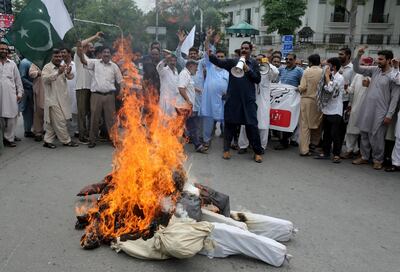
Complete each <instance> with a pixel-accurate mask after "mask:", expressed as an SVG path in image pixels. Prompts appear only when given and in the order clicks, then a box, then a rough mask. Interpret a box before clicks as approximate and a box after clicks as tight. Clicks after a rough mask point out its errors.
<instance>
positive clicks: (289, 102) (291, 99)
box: [270, 83, 300, 132]
mask: <svg viewBox="0 0 400 272" xmlns="http://www.w3.org/2000/svg"><path fill="white" fill-rule="evenodd" d="M299 117H300V94H299V92H298V91H297V88H296V87H293V86H291V85H287V84H279V83H278V84H271V111H270V129H274V130H278V131H284V132H293V131H294V130H295V129H296V127H297V124H298V122H299Z"/></svg>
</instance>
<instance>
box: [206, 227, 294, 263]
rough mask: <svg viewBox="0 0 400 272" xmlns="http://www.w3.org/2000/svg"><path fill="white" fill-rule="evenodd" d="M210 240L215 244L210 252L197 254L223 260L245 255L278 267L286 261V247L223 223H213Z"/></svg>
mask: <svg viewBox="0 0 400 272" xmlns="http://www.w3.org/2000/svg"><path fill="white" fill-rule="evenodd" d="M213 225H214V230H213V231H212V232H211V239H212V240H213V241H214V242H215V249H214V251H212V252H207V251H206V250H202V251H200V253H199V254H202V255H207V256H208V257H210V258H214V257H215V258H225V257H228V256H230V255H239V254H242V255H245V256H248V257H251V258H254V259H258V260H261V261H263V262H265V263H268V264H270V265H273V266H276V267H280V266H281V265H282V264H283V263H284V261H285V259H286V256H287V255H286V254H287V251H286V246H284V245H282V244H281V243H279V242H276V241H274V240H272V239H269V238H267V237H263V236H260V235H257V234H254V233H251V232H249V231H246V230H243V229H240V228H237V227H234V226H230V225H227V224H223V223H213Z"/></svg>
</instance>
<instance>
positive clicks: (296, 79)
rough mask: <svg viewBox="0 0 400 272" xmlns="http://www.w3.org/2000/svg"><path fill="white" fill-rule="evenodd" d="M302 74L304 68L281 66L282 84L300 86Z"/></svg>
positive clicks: (280, 76)
mask: <svg viewBox="0 0 400 272" xmlns="http://www.w3.org/2000/svg"><path fill="white" fill-rule="evenodd" d="M302 76H303V69H301V68H299V67H297V66H295V67H293V68H287V67H282V68H279V78H280V81H281V83H282V84H288V85H292V86H294V87H298V86H299V85H300V80H301V77H302Z"/></svg>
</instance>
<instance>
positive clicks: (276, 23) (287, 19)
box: [263, 0, 307, 35]
mask: <svg viewBox="0 0 400 272" xmlns="http://www.w3.org/2000/svg"><path fill="white" fill-rule="evenodd" d="M263 6H264V8H265V15H264V22H265V25H267V26H268V29H267V32H268V33H272V32H274V31H278V34H280V35H293V34H294V32H295V30H296V28H298V27H300V26H301V25H302V22H301V20H300V18H301V17H302V16H304V14H305V11H306V8H307V3H306V1H305V0H263Z"/></svg>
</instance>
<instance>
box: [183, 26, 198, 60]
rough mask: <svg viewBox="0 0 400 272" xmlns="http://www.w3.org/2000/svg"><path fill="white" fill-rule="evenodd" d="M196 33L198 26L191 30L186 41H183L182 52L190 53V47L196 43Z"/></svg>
mask: <svg viewBox="0 0 400 272" xmlns="http://www.w3.org/2000/svg"><path fill="white" fill-rule="evenodd" d="M195 33H196V26H194V27H193V28H192V30H190V33H189V35H187V37H186V39H185V41H184V42H183V43H182V47H181V52H182V53H185V54H186V55H189V49H190V48H192V47H193V45H194V36H195Z"/></svg>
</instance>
